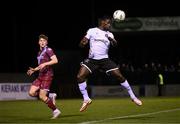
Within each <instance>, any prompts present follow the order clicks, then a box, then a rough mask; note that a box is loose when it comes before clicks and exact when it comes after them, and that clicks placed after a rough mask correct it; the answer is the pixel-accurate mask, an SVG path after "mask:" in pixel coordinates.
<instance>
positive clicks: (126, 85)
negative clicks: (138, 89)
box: [121, 80, 136, 99]
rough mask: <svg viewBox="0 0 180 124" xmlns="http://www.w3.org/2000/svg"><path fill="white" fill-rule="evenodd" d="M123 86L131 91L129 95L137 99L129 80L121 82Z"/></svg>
mask: <svg viewBox="0 0 180 124" xmlns="http://www.w3.org/2000/svg"><path fill="white" fill-rule="evenodd" d="M121 86H123V87H124V88H125V89H126V90H127V91H128V93H129V96H130V97H131V99H135V98H136V96H135V95H134V93H133V91H132V89H131V86H130V85H129V83H128V81H127V80H125V81H124V82H123V83H121Z"/></svg>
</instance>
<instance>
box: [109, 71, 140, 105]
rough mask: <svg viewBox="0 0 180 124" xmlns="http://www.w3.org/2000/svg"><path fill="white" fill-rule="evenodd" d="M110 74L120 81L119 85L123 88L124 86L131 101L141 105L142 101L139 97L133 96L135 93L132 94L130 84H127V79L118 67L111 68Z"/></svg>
mask: <svg viewBox="0 0 180 124" xmlns="http://www.w3.org/2000/svg"><path fill="white" fill-rule="evenodd" d="M111 74H112V75H113V76H114V77H116V78H117V79H118V80H119V81H120V84H121V86H123V88H125V89H126V90H127V92H128V94H129V96H130V97H131V99H132V101H133V102H134V103H135V104H136V105H138V106H141V105H142V101H141V100H139V99H138V98H137V97H136V96H135V94H134V92H133V90H132V88H131V86H130V85H129V83H128V81H127V80H126V79H125V78H124V77H123V76H122V74H121V72H120V70H119V69H115V70H112V71H111Z"/></svg>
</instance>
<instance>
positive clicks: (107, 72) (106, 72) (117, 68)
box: [106, 68, 119, 73]
mask: <svg viewBox="0 0 180 124" xmlns="http://www.w3.org/2000/svg"><path fill="white" fill-rule="evenodd" d="M117 69H119V68H113V69H109V70H107V71H106V73H108V72H110V71H113V70H117Z"/></svg>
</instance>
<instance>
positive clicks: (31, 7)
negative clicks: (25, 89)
mask: <svg viewBox="0 0 180 124" xmlns="http://www.w3.org/2000/svg"><path fill="white" fill-rule="evenodd" d="M178 5H179V4H178V3H177V2H174V1H152V0H151V1H131V0H123V1H122V0H110V1H105V0H85V1H72V0H66V1H54V0H51V1H43V0H37V1H6V2H4V3H2V4H1V17H0V18H1V23H0V27H1V28H0V30H1V51H0V52H1V63H0V72H22V73H23V72H26V70H27V68H28V67H29V66H30V65H31V66H35V65H36V53H37V51H38V49H39V48H38V45H37V41H38V35H39V34H41V33H44V34H46V35H48V36H49V46H50V47H52V48H53V49H54V50H55V51H56V52H57V54H58V53H60V54H61V52H63V51H79V52H81V50H80V49H79V47H78V43H79V41H80V40H81V38H82V37H83V35H84V34H85V32H86V30H87V29H88V28H90V27H94V26H96V24H97V23H96V22H97V19H98V17H99V16H102V15H104V14H106V15H112V13H113V12H114V11H115V10H117V9H122V10H124V11H125V12H126V16H127V17H155V16H179V15H180V14H179V12H180V11H179V7H178ZM179 34H180V32H179V31H164V32H160V31H157V32H131V33H116V34H115V37H116V38H117V40H119V41H120V45H119V46H118V47H117V48H115V49H113V50H112V52H111V56H112V58H113V59H115V61H117V62H122V61H130V62H131V63H133V64H134V66H141V64H143V63H146V62H150V61H156V62H160V63H168V64H171V63H173V64H176V63H177V62H178V61H179V53H180V52H179V46H178V42H179V39H180V36H179ZM68 55H69V54H68ZM81 55H82V54H81ZM83 55H84V54H83ZM58 57H59V58H60V61H61V60H62V61H63V58H61V56H58Z"/></svg>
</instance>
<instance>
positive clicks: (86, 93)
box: [78, 81, 90, 100]
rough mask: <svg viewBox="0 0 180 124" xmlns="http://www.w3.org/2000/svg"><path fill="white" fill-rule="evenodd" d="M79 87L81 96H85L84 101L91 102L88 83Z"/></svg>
mask: <svg viewBox="0 0 180 124" xmlns="http://www.w3.org/2000/svg"><path fill="white" fill-rule="evenodd" d="M78 85H79V90H80V91H81V94H82V95H83V98H84V100H89V99H90V98H89V96H88V92H87V90H86V87H87V84H86V81H84V82H83V83H80V84H78Z"/></svg>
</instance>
